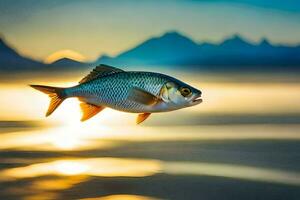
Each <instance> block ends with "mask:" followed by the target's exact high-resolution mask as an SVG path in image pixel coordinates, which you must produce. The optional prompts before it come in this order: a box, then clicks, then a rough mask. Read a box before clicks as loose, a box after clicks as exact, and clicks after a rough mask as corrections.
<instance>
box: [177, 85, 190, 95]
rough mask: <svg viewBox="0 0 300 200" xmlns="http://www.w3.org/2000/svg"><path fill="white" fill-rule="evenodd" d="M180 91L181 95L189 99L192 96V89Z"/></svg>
mask: <svg viewBox="0 0 300 200" xmlns="http://www.w3.org/2000/svg"><path fill="white" fill-rule="evenodd" d="M179 91H180V93H181V95H182V96H184V97H187V96H189V95H191V94H192V91H191V89H190V88H187V87H181V88H180V89H179Z"/></svg>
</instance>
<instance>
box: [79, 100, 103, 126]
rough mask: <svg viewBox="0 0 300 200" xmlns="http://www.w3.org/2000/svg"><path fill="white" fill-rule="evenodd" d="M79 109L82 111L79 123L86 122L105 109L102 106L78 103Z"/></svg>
mask: <svg viewBox="0 0 300 200" xmlns="http://www.w3.org/2000/svg"><path fill="white" fill-rule="evenodd" d="M80 108H81V111H82V117H81V119H80V121H82V122H83V121H86V120H88V119H90V118H91V117H93V116H95V115H96V114H97V113H98V112H100V111H101V110H103V109H104V108H105V107H104V106H96V105H93V104H89V103H86V102H82V103H80Z"/></svg>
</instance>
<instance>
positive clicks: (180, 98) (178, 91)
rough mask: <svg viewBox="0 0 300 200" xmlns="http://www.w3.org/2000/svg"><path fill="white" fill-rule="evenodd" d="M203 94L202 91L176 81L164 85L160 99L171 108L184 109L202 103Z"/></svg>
mask: <svg viewBox="0 0 300 200" xmlns="http://www.w3.org/2000/svg"><path fill="white" fill-rule="evenodd" d="M201 94H202V93H201V91H200V90H198V89H196V88H194V87H192V86H190V85H188V84H186V83H183V82H181V81H178V80H175V81H171V82H167V83H165V84H164V85H163V87H162V89H161V93H160V97H161V99H162V100H163V101H164V102H165V103H166V104H168V105H169V106H170V107H174V108H184V107H190V106H195V105H198V104H199V103H201V102H202V99H201V98H200V97H201Z"/></svg>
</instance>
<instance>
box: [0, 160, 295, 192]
mask: <svg viewBox="0 0 300 200" xmlns="http://www.w3.org/2000/svg"><path fill="white" fill-rule="evenodd" d="M157 173H165V174H172V175H194V176H203V175H206V176H219V177H227V178H233V179H244V180H250V181H261V182H270V183H281V184H287V185H297V186H300V173H297V172H288V171H283V170H275V169H271V168H261V167H253V166H243V165H233V164H219V163H203V162H167V161H159V160H148V159H126V158H87V159H69V160H57V161H52V162H46V163H39V164H32V165H29V166H25V167H17V168H12V169H7V170H3V171H0V175H1V180H2V181H9V180H14V179H23V178H33V177H39V176H45V175H59V176H74V175H86V176H100V177H145V176H151V175H154V174H157Z"/></svg>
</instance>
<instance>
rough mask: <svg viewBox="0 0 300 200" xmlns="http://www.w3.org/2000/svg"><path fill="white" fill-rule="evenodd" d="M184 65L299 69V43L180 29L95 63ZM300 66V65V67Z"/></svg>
mask: <svg viewBox="0 0 300 200" xmlns="http://www.w3.org/2000/svg"><path fill="white" fill-rule="evenodd" d="M99 63H106V64H111V65H124V64H126V65H175V66H176V65H184V66H194V67H193V68H197V69H208V70H209V69H225V70H226V69H235V70H236V69H255V70H263V69H283V70H285V69H300V46H295V47H292V46H284V45H278V46H275V45H272V44H271V43H270V42H269V41H268V40H267V39H263V40H262V41H261V42H260V43H259V44H252V43H250V42H248V41H246V40H245V39H244V38H243V37H241V36H240V35H233V36H232V37H229V38H227V39H225V40H224V41H223V42H221V43H219V44H212V43H197V42H195V41H193V40H191V39H189V38H188V37H187V36H184V35H182V34H180V33H177V32H168V33H166V34H164V35H162V36H160V37H154V38H151V39H149V40H146V41H145V42H143V43H141V44H139V45H137V46H136V47H134V48H131V49H129V50H127V51H125V52H123V53H121V54H119V55H117V56H115V57H109V56H103V57H100V58H99V59H98V60H97V61H96V62H95V63H94V64H99ZM298 67H299V68H298Z"/></svg>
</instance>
